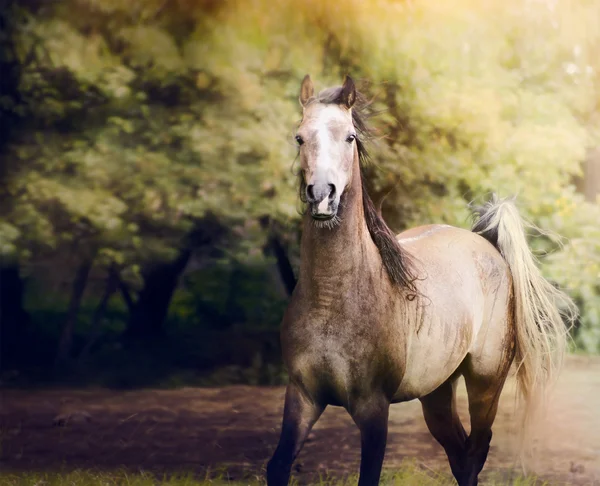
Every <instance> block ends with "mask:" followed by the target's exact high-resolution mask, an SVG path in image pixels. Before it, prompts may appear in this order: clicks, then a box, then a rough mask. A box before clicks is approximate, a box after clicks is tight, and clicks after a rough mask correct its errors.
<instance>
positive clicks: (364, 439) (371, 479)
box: [350, 397, 390, 486]
mask: <svg viewBox="0 0 600 486" xmlns="http://www.w3.org/2000/svg"><path fill="white" fill-rule="evenodd" d="M389 409H390V402H389V401H388V400H387V399H385V398H383V397H381V398H378V399H372V400H368V401H366V402H359V404H357V406H355V407H353V408H352V410H351V411H350V415H351V416H352V419H353V420H354V422H355V423H356V425H357V426H358V428H359V430H360V445H361V454H360V476H359V479H358V486H376V485H378V484H379V478H380V477H381V468H382V466H383V458H384V456H385V446H386V443H387V429H388V415H389Z"/></svg>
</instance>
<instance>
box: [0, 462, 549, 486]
mask: <svg viewBox="0 0 600 486" xmlns="http://www.w3.org/2000/svg"><path fill="white" fill-rule="evenodd" d="M357 482H358V477H357V476H356V475H350V476H347V477H344V478H336V477H320V478H319V479H318V480H316V481H315V482H314V483H313V484H315V485H317V486H351V485H355V484H357ZM303 483H304V481H303ZM264 484H265V481H264V479H263V478H262V477H260V476H249V477H248V478H247V479H245V480H230V479H228V477H227V473H226V472H222V473H220V474H218V475H216V476H214V475H210V476H209V475H207V476H206V477H199V476H198V475H194V474H188V475H167V476H158V475H155V474H152V473H147V472H140V473H131V472H125V471H115V472H97V471H89V470H88V471H85V470H78V471H71V472H67V473H30V472H20V473H0V485H1V486H63V485H68V486H157V485H163V486H242V485H244V486H258V485H261V486H262V485H264ZM380 484H381V486H400V485H402V486H454V485H455V484H456V483H455V481H454V480H453V478H451V477H450V476H448V475H446V474H441V473H436V472H434V471H430V470H427V469H424V468H423V467H421V466H419V465H418V464H417V463H416V462H412V461H407V462H406V463H405V464H403V465H402V466H401V467H400V468H399V469H396V470H394V471H385V472H384V474H383V476H382V478H381V482H380ZM290 485H292V486H294V485H298V482H297V481H296V480H295V479H294V478H292V480H291V481H290ZM480 485H482V486H508V485H512V486H551V485H550V483H547V482H545V481H541V480H539V479H537V478H535V477H533V476H528V477H523V476H515V477H509V478H507V477H504V478H503V477H502V476H501V475H499V474H497V473H495V474H491V475H487V476H485V475H484V478H483V480H482V481H480Z"/></svg>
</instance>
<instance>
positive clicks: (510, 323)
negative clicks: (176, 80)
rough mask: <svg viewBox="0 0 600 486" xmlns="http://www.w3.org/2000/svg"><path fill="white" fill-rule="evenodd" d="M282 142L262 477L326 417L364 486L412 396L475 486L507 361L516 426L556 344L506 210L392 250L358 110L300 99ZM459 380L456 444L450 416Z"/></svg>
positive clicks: (435, 228)
mask: <svg viewBox="0 0 600 486" xmlns="http://www.w3.org/2000/svg"><path fill="white" fill-rule="evenodd" d="M300 103H301V105H302V109H303V117H302V122H301V123H300V126H299V128H298V131H297V135H296V141H297V143H298V145H299V156H300V164H301V174H300V184H301V190H300V192H301V196H302V199H303V200H304V201H305V203H306V205H307V209H306V213H305V215H304V219H303V233H302V241H301V264H300V274H299V279H298V283H297V286H296V288H295V290H294V292H293V295H292V298H291V300H290V303H289V306H288V308H287V310H286V312H285V315H284V317H283V322H282V328H281V342H282V350H283V360H284V363H285V365H286V367H287V369H288V373H289V384H288V386H287V391H286V395H285V407H284V413H283V423H282V429H281V437H280V440H279V444H278V446H277V449H276V451H275V453H274V455H273V457H272V459H271V460H270V461H269V464H268V466H267V482H268V484H269V485H270V486H276V485H285V484H287V483H288V481H289V477H290V471H291V466H292V463H293V461H294V459H295V458H296V456H297V454H298V452H299V451H300V449H301V447H302V445H303V443H304V441H305V439H306V437H307V435H308V433H309V432H310V430H311V428H312V427H313V425H314V424H315V422H316V421H317V419H318V418H319V416H320V415H321V413H322V412H323V410H324V409H325V407H326V406H327V405H337V406H342V407H344V408H345V409H346V410H347V411H348V413H349V414H350V415H351V417H352V419H353V420H354V422H355V423H356V425H357V426H358V428H359V429H360V434H361V463H360V479H359V485H361V486H366V485H375V484H378V482H379V478H380V474H381V468H382V463H383V458H384V454H385V448H386V439H387V428H388V410H389V406H390V404H392V403H398V402H404V401H408V400H413V399H415V398H418V399H419V400H420V401H421V404H422V407H423V414H424V417H425V421H426V423H427V426H428V428H429V430H430V432H431V434H432V435H433V436H434V437H435V438H436V440H437V441H438V442H439V443H440V444H441V445H442V447H443V448H444V449H445V451H446V453H447V455H448V460H449V462H450V467H451V469H452V473H453V474H454V477H455V478H456V480H457V482H458V484H459V485H461V486H463V485H465V486H466V485H469V486H471V485H476V484H477V477H478V474H479V472H480V471H481V469H482V468H483V465H484V463H485V461H486V458H487V454H488V450H489V446H490V441H491V438H492V424H493V422H494V418H495V416H496V410H497V407H498V400H499V398H500V393H501V391H502V387H503V385H504V382H505V380H506V376H507V374H508V371H509V368H510V366H511V363H512V362H513V359H514V360H516V363H517V365H518V369H517V380H518V383H519V385H520V386H519V388H520V391H521V393H522V396H523V398H524V403H525V412H526V413H525V415H524V416H525V420H528V419H530V418H531V417H532V415H533V413H534V412H535V410H536V407H537V405H539V403H540V397H542V396H543V395H544V392H545V390H546V389H547V386H548V385H549V384H550V383H551V382H552V381H553V380H554V378H555V377H556V374H557V372H558V371H559V369H560V367H561V364H562V358H563V355H564V352H565V348H566V336H567V331H566V327H565V324H564V322H563V319H562V318H561V314H560V313H559V303H560V302H565V303H566V304H567V307H568V308H571V305H572V304H570V301H569V299H568V298H567V297H566V296H565V295H564V294H563V293H562V292H560V291H559V290H557V289H556V288H555V287H554V286H552V285H551V284H550V283H549V282H547V281H546V280H544V278H543V277H542V276H541V274H540V272H539V270H538V269H537V267H536V264H535V260H534V257H533V255H532V253H531V251H530V249H529V247H528V245H527V240H526V237H525V231H524V229H523V222H522V220H521V217H520V215H519V213H518V211H517V209H516V207H515V205H514V203H513V202H512V201H509V200H499V199H497V198H493V199H492V200H491V201H489V202H488V203H487V204H485V205H484V206H483V207H482V208H480V209H479V210H478V211H477V212H476V214H477V218H476V221H475V223H474V225H473V228H472V230H471V231H467V230H464V229H460V228H455V227H452V226H447V225H430V226H421V227H417V228H412V229H409V230H407V231H405V232H404V233H402V234H400V235H398V236H395V235H394V234H393V233H392V232H391V230H390V229H389V228H388V226H387V225H386V224H385V222H384V221H383V219H382V218H381V216H380V215H379V213H378V211H377V210H376V209H375V207H374V205H373V203H372V201H371V199H370V198H369V195H368V194H367V191H366V190H365V186H364V184H363V180H362V177H361V167H362V166H363V164H364V162H365V160H366V157H367V152H366V149H365V138H366V135H367V134H368V128H367V126H366V123H365V119H364V113H363V110H362V108H363V107H364V106H365V103H364V101H363V98H362V96H361V95H360V93H358V92H357V91H356V89H355V86H354V83H353V81H352V80H351V79H350V78H348V77H346V79H345V81H344V84H343V86H341V87H333V88H329V89H325V90H323V91H321V92H320V93H319V94H317V95H315V93H314V89H313V84H312V81H311V79H310V77H309V76H306V77H305V78H304V81H303V82H302V86H301V90H300ZM460 376H463V377H464V380H465V384H466V387H467V392H468V398H469V414H470V420H471V432H470V434H469V435H467V434H466V432H465V430H464V428H463V426H462V424H461V421H460V419H459V417H458V414H457V410H456V384H457V380H458V378H459V377H460Z"/></svg>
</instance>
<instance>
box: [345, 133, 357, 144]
mask: <svg viewBox="0 0 600 486" xmlns="http://www.w3.org/2000/svg"><path fill="white" fill-rule="evenodd" d="M354 140H356V135H354V134H352V135H348V136H347V137H346V142H348V143H352V142H354Z"/></svg>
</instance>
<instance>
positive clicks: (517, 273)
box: [472, 195, 577, 452]
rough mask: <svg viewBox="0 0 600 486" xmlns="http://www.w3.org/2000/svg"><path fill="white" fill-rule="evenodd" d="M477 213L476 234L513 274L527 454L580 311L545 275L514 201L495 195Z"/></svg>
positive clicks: (474, 226) (519, 383) (523, 424)
mask: <svg viewBox="0 0 600 486" xmlns="http://www.w3.org/2000/svg"><path fill="white" fill-rule="evenodd" d="M475 214H476V215H477V219H476V221H475V223H474V224H473V228H472V231H473V232H475V233H478V234H480V235H481V236H483V237H484V238H485V239H487V240H488V241H490V242H491V243H492V244H493V245H494V246H495V247H496V248H497V249H498V251H499V252H500V253H501V255H502V256H503V257H504V260H506V262H507V263H508V266H509V268H510V272H511V274H512V280H513V294H514V302H515V307H514V312H515V314H514V316H515V331H516V354H515V360H516V364H517V382H518V385H519V387H518V391H519V398H520V399H521V400H520V401H522V402H523V403H524V410H523V416H522V427H521V429H520V430H521V442H520V445H521V452H524V451H525V450H526V449H527V447H525V446H528V445H530V442H529V441H528V439H530V438H531V437H532V434H531V432H532V425H534V424H535V419H536V418H538V416H539V412H543V406H544V405H545V403H546V398H547V394H548V391H549V390H550V388H551V387H552V385H553V384H554V383H555V381H556V379H557V378H558V374H559V372H560V370H561V368H562V365H563V359H564V355H565V352H566V349H567V339H568V329H569V327H570V325H571V324H572V322H573V321H574V320H575V318H576V316H577V308H576V307H575V305H574V303H573V301H572V300H571V299H570V298H569V297H568V296H567V295H566V294H565V293H563V292H561V291H560V290H559V289H557V288H555V287H554V286H553V285H552V284H551V283H550V282H548V281H547V280H546V279H544V277H543V276H542V274H541V273H540V270H539V269H538V267H537V265H536V259H535V257H534V255H533V253H532V252H531V250H530V249H529V246H528V244H527V239H526V235H525V229H524V221H523V219H522V218H521V216H520V215H519V211H518V210H517V207H516V206H515V204H514V202H513V201H512V200H510V199H498V198H497V197H496V196H495V195H494V196H493V197H492V200H491V201H489V202H487V203H486V204H485V205H484V206H483V207H481V208H477V209H475ZM561 314H562V315H561ZM563 317H564V320H563ZM565 321H566V324H565Z"/></svg>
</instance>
